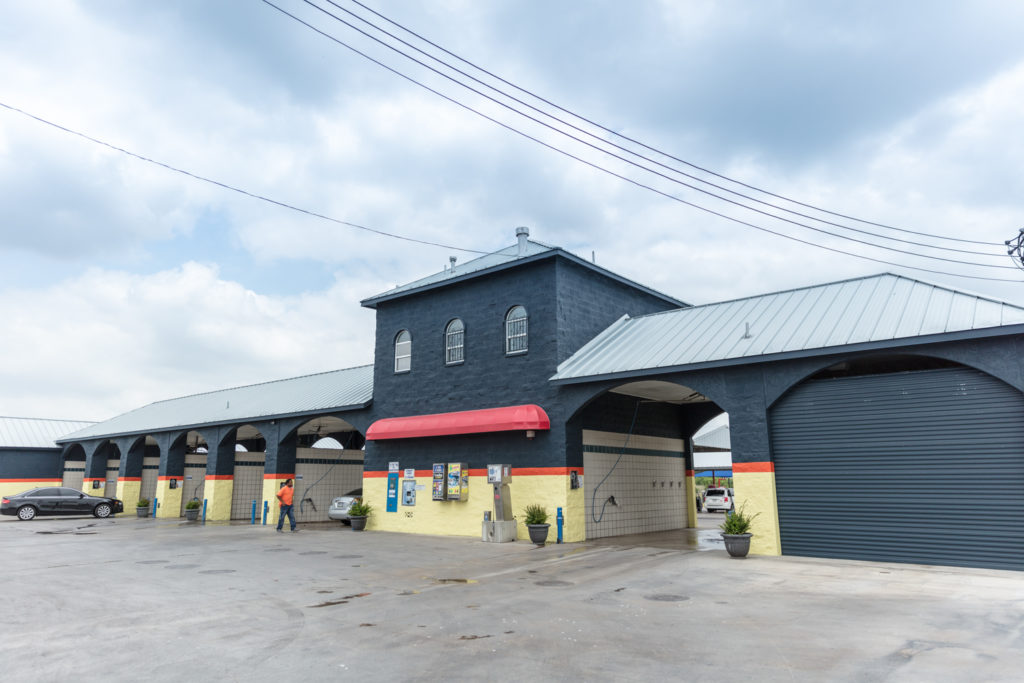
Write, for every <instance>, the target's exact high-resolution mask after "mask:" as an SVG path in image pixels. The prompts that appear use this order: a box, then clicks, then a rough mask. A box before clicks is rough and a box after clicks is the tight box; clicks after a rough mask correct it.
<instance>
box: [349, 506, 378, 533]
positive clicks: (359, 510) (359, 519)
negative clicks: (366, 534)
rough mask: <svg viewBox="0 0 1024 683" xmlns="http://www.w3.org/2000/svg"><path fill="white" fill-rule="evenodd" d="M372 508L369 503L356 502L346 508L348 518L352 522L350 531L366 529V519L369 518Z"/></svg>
mask: <svg viewBox="0 0 1024 683" xmlns="http://www.w3.org/2000/svg"><path fill="white" fill-rule="evenodd" d="M372 511H373V508H372V507H371V506H370V504H369V503H365V502H363V501H362V500H357V501H356V502H354V503H352V505H350V506H349V508H348V518H349V521H350V522H352V531H362V530H363V529H365V528H366V518H367V517H369V516H370V512H372Z"/></svg>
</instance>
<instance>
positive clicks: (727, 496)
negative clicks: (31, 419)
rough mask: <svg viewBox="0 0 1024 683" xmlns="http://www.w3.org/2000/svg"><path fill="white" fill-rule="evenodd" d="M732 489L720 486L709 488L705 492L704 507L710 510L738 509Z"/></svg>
mask: <svg viewBox="0 0 1024 683" xmlns="http://www.w3.org/2000/svg"><path fill="white" fill-rule="evenodd" d="M733 498H734V496H733V493H732V489H725V488H720V487H714V488H709V489H708V490H707V491H705V492H704V509H705V510H707V511H708V512H717V511H718V510H721V511H722V512H729V511H730V510H735V509H736V501H735V500H734V499H733Z"/></svg>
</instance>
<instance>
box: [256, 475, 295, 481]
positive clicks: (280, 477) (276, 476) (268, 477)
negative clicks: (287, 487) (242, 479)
mask: <svg viewBox="0 0 1024 683" xmlns="http://www.w3.org/2000/svg"><path fill="white" fill-rule="evenodd" d="M263 478H264V479H280V480H282V481H284V480H285V479H294V478H295V474H294V473H292V474H280V473H278V474H264V475H263Z"/></svg>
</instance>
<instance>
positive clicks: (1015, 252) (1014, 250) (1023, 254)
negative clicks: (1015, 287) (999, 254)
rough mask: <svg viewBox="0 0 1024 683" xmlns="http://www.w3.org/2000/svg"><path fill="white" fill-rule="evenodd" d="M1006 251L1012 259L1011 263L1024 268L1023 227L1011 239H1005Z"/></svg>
mask: <svg viewBox="0 0 1024 683" xmlns="http://www.w3.org/2000/svg"><path fill="white" fill-rule="evenodd" d="M1006 253H1007V254H1009V255H1010V258H1011V259H1013V265H1015V266H1017V267H1018V268H1020V269H1021V270H1024V228H1021V229H1020V232H1018V233H1017V236H1016V237H1015V238H1014V239H1012V240H1006Z"/></svg>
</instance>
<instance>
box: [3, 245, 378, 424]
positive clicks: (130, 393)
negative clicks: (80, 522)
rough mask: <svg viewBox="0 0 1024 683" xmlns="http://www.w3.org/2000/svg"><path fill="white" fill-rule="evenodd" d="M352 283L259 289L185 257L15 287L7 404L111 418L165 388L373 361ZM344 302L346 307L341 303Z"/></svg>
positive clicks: (218, 384) (211, 385)
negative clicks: (179, 262) (147, 269)
mask: <svg viewBox="0 0 1024 683" xmlns="http://www.w3.org/2000/svg"><path fill="white" fill-rule="evenodd" d="M356 296H358V294H357V293H356V292H353V291H352V290H351V289H349V288H347V287H346V286H345V285H341V284H339V285H337V286H335V287H333V288H331V289H329V290H327V291H324V292H318V293H316V294H310V295H302V296H299V297H270V296H265V295H260V294H257V293H255V292H253V291H252V290H249V289H246V288H244V287H242V286H240V285H239V284H237V283H234V282H228V281H225V280H223V279H220V278H219V277H218V275H217V269H216V267H213V266H208V265H202V264H198V263H187V264H185V265H184V266H182V267H181V268H176V269H174V270H170V271H163V272H158V273H153V274H152V275H146V276H139V275H131V274H128V273H124V272H116V271H101V270H96V269H94V270H90V271H88V272H86V273H85V274H83V275H82V276H79V277H76V278H73V279H69V280H67V281H65V282H62V283H60V284H57V285H54V286H51V287H48V288H46V289H42V290H35V291H7V292H4V295H3V296H2V297H0V316H2V317H3V318H4V319H5V320H9V321H10V322H11V325H10V328H9V329H10V331H11V333H10V334H5V335H4V336H3V337H0V355H2V356H3V357H5V358H17V359H18V360H19V362H17V363H9V364H5V365H4V369H3V371H2V372H0V386H4V387H6V391H4V392H0V414H6V415H38V416H60V415H64V416H68V415H70V416H71V417H74V418H76V419H105V418H108V417H111V416H113V415H115V414H118V413H120V412H124V411H126V410H129V409H131V408H133V407H137V406H139V405H142V404H145V403H148V402H151V401H154V400H160V399H164V398H170V397H174V396H181V395H187V394H191V393H198V392H204V391H209V390H212V389H218V388H224V387H227V386H235V385H241V384H251V383H254V382H260V381H266V380H271V379H279V378H283V377H290V376H295V375H301V374H308V373H314V372H322V371H324V370H330V369H336V368H340V367H348V366H352V365H358V364H362V363H367V362H371V361H372V347H373V316H372V313H371V312H369V311H364V310H362V309H359V308H357V307H353V306H352V300H353V298H354V297H356ZM341 311H344V312H343V313H342V312H341Z"/></svg>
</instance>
